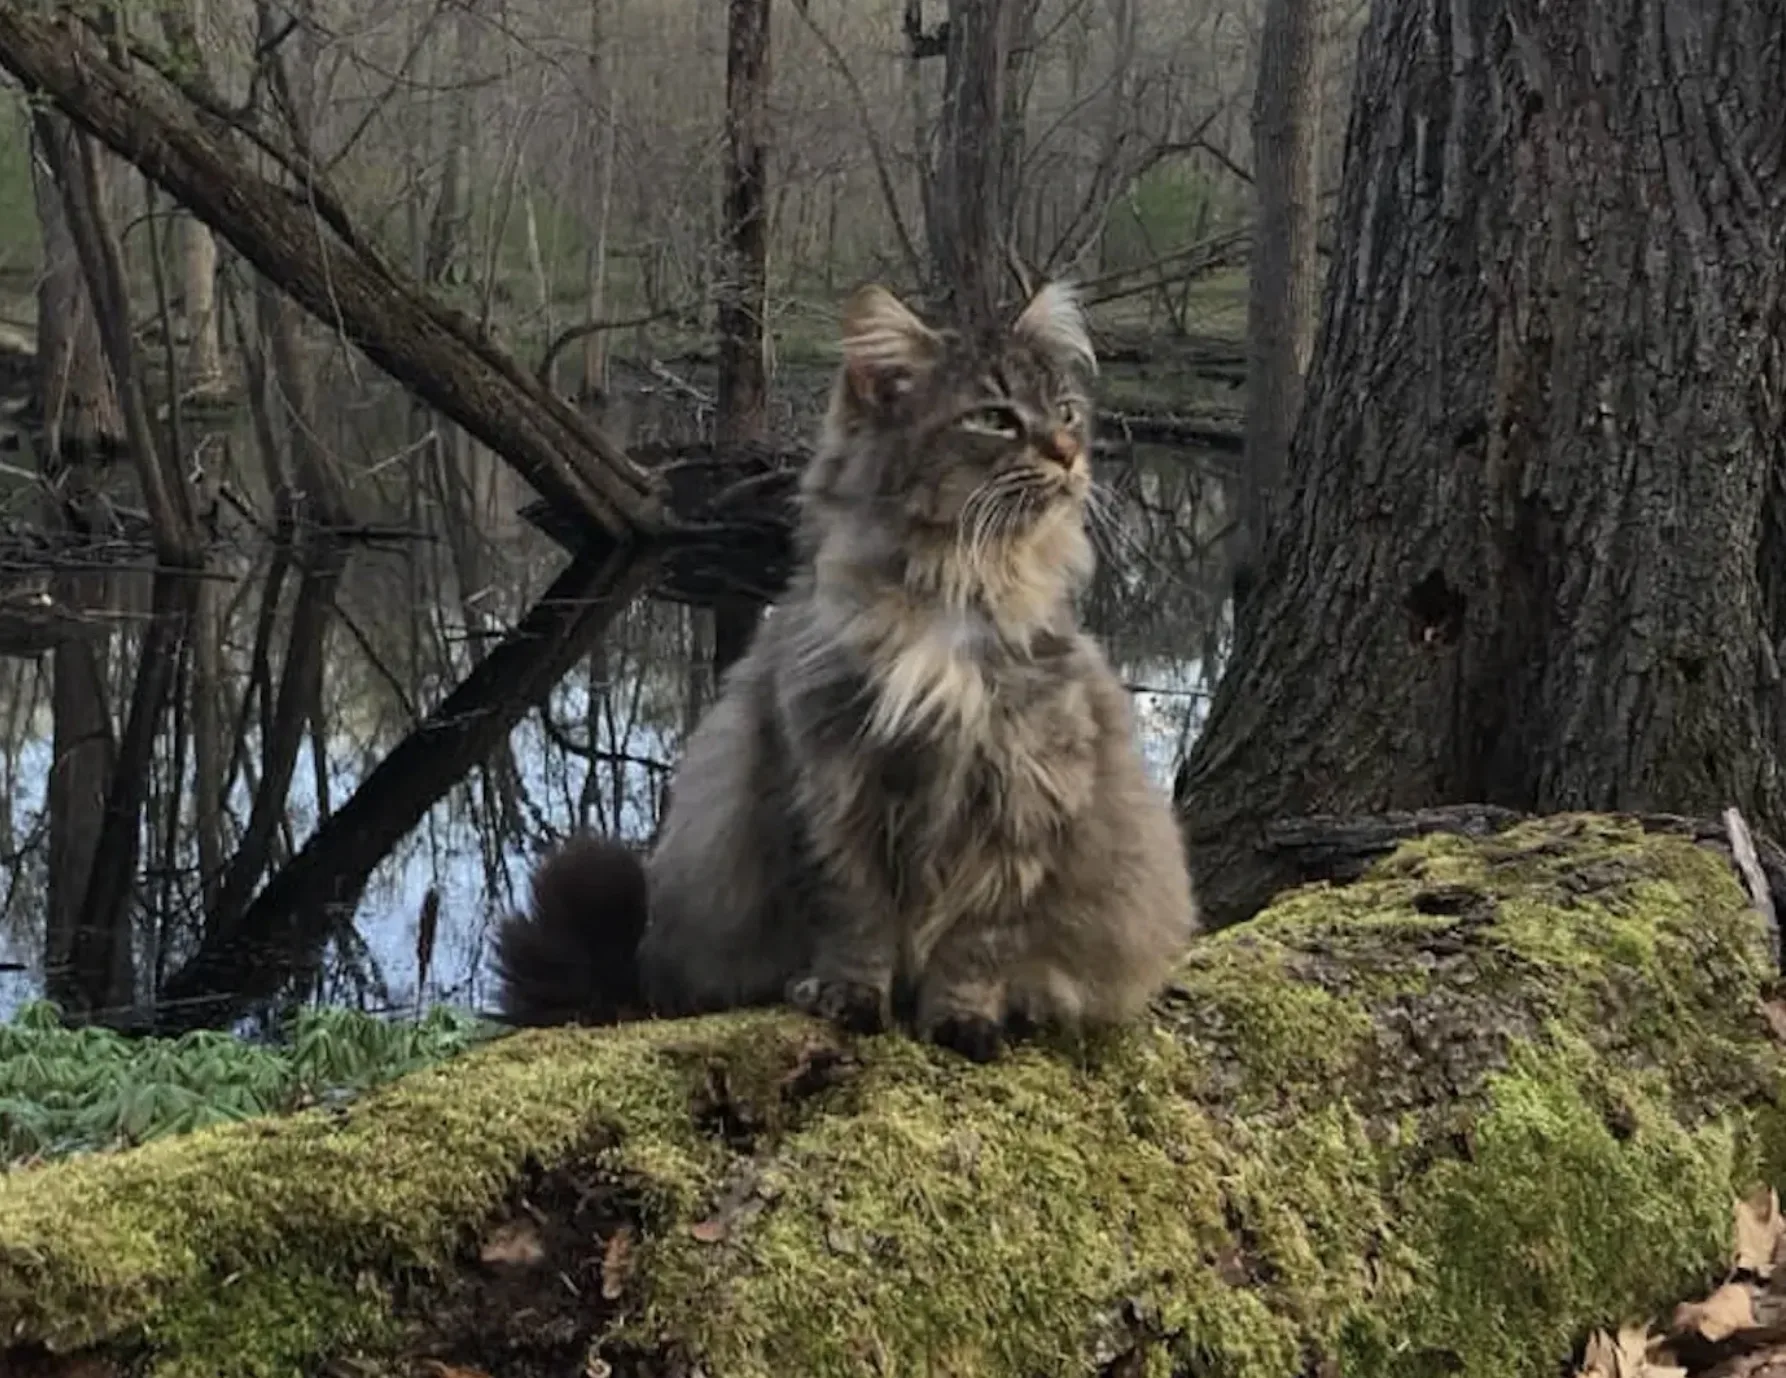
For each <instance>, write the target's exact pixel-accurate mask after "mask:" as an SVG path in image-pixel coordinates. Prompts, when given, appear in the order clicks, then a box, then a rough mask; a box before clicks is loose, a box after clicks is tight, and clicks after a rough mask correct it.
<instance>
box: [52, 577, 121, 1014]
mask: <svg viewBox="0 0 1786 1378" xmlns="http://www.w3.org/2000/svg"><path fill="white" fill-rule="evenodd" d="M52 590H53V593H52V596H53V597H54V598H55V599H56V601H57V603H58V604H59V605H60V606H63V607H68V608H73V609H75V610H76V611H78V612H80V613H83V614H90V615H92V616H94V617H96V618H104V617H105V616H106V615H107V613H108V612H109V611H110V609H109V608H108V607H107V604H109V603H110V602H111V601H112V598H113V592H112V575H111V573H110V571H107V570H97V571H95V570H72V571H69V572H66V573H63V574H59V575H57V576H56V577H55V579H54V581H53V583H52ZM112 641H113V637H112V635H111V634H110V633H106V634H104V635H102V636H94V637H87V636H77V637H72V638H70V639H68V640H66V641H64V642H62V644H61V645H59V646H57V647H56V649H55V652H54V654H53V656H52V659H51V662H50V675H51V680H52V688H51V699H50V705H51V708H50V711H51V720H52V723H53V727H52V733H51V742H52V746H53V752H54V760H53V763H52V764H51V766H50V771H49V780H48V783H47V787H46V793H47V796H48V800H47V802H48V805H49V813H50V828H49V878H48V879H49V887H48V888H49V895H48V900H49V904H48V913H47V914H46V916H45V922H44V963H43V967H44V972H43V976H44V994H45V995H47V996H48V997H49V998H50V999H52V1000H54V1001H56V1002H57V1003H58V1004H59V1005H61V1006H62V1008H63V1009H65V1010H69V1011H71V1012H72V1011H81V1010H88V1009H105V1008H109V1007H112V1006H115V1005H124V1006H128V1005H129V1004H130V1002H131V1000H132V998H133V996H134V994H135V991H134V989H133V986H134V982H133V980H132V975H133V971H134V967H133V966H132V964H131V961H130V957H131V953H130V950H129V948H128V946H127V945H125V946H122V947H120V948H118V949H115V950H114V951H113V953H112V956H113V957H114V959H115V960H114V962H113V964H112V966H110V967H109V968H106V969H102V970H100V971H98V972H95V971H93V970H92V965H91V958H90V957H84V959H83V964H82V965H80V966H77V965H76V962H75V955H76V939H77V935H78V934H79V932H80V924H81V904H82V901H83V900H84V898H85V896H86V893H87V884H88V880H89V878H90V877H91V876H92V874H93V862H94V859H95V857H96V856H97V855H98V851H99V837H100V832H101V829H102V827H103V825H104V822H105V800H106V790H107V787H108V785H109V783H110V781H111V779H112V769H113V762H114V758H115V757H116V755H117V742H116V740H115V738H114V736H113V731H112V715H111V708H110V704H109V695H108V693H107V690H106V682H107V681H106V666H107V663H108V661H109V660H110V655H111V648H112ZM88 950H89V952H90V949H88ZM95 977H97V981H96V982H94V978H95Z"/></svg>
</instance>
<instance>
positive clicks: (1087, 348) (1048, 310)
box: [1011, 282, 1098, 373]
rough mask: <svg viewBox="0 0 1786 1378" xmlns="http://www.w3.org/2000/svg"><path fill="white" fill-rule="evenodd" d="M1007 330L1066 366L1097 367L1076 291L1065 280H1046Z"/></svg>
mask: <svg viewBox="0 0 1786 1378" xmlns="http://www.w3.org/2000/svg"><path fill="white" fill-rule="evenodd" d="M1011 333H1012V334H1013V335H1014V336H1016V337H1017V338H1019V339H1022V340H1026V341H1028V342H1029V343H1030V344H1032V345H1034V346H1035V347H1036V348H1037V349H1039V350H1041V351H1042V352H1043V353H1044V354H1047V355H1049V356H1050V357H1052V358H1054V359H1055V360H1057V361H1058V362H1059V363H1060V364H1062V365H1063V366H1064V367H1066V368H1074V369H1084V370H1085V371H1086V372H1087V373H1096V372H1097V371H1098V354H1097V351H1096V350H1095V349H1093V348H1092V344H1091V330H1090V328H1089V327H1088V326H1087V324H1086V320H1085V310H1084V308H1083V307H1081V306H1080V305H1079V293H1078V291H1077V290H1076V289H1075V288H1074V287H1073V285H1072V284H1071V283H1069V282H1050V283H1046V284H1044V285H1043V287H1042V289H1041V290H1040V291H1039V292H1037V293H1036V294H1035V296H1033V297H1031V298H1030V299H1029V305H1028V306H1026V307H1024V308H1023V313H1022V314H1021V315H1020V316H1018V317H1017V322H1016V324H1015V325H1013V326H1012V327H1011Z"/></svg>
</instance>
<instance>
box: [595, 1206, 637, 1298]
mask: <svg viewBox="0 0 1786 1378" xmlns="http://www.w3.org/2000/svg"><path fill="white" fill-rule="evenodd" d="M632 1275H633V1227H632V1226H631V1225H622V1226H621V1227H620V1228H619V1229H618V1230H616V1231H614V1235H613V1237H612V1238H611V1239H609V1240H608V1247H607V1248H606V1249H604V1250H603V1251H602V1297H603V1299H604V1300H607V1301H618V1300H620V1298H621V1297H622V1296H623V1295H625V1293H626V1284H627V1282H628V1281H630V1280H631V1278H632Z"/></svg>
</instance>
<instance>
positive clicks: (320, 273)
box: [0, 0, 666, 540]
mask: <svg viewBox="0 0 1786 1378" xmlns="http://www.w3.org/2000/svg"><path fill="white" fill-rule="evenodd" d="M0 66H3V67H5V68H6V69H7V70H9V71H11V72H12V73H13V74H14V75H15V76H16V77H18V78H19V80H20V81H22V82H23V83H24V84H25V85H26V87H27V88H29V89H31V90H33V91H39V92H42V93H43V94H45V95H47V96H48V97H49V98H50V99H51V100H52V101H53V102H54V103H55V104H56V105H57V106H58V108H60V109H61V110H62V111H63V112H64V113H65V114H67V115H68V116H69V118H70V119H71V120H73V121H74V122H75V123H76V124H78V125H80V126H81V127H82V128H84V129H86V130H87V131H88V132H89V133H91V134H92V135H93V136H94V137H96V138H97V139H99V140H100V141H101V142H103V143H104V144H106V145H107V146H108V147H110V148H111V149H113V150H114V151H115V152H117V153H118V154H120V155H121V156H123V157H124V158H127V159H128V160H129V161H131V162H132V163H134V164H135V165H136V166H137V167H138V168H140V169H141V170H142V171H143V173H144V174H145V175H146V176H148V177H150V178H152V179H153V180H154V181H155V182H157V183H158V184H159V185H161V186H162V187H163V188H165V189H166V190H167V191H168V192H169V193H170V194H171V195H172V196H174V197H175V198H177V199H178V200H179V201H180V202H181V203H182V204H183V205H185V206H186V207H187V208H188V209H189V210H191V211H192V212H193V213H194V214H195V215H197V216H198V217H199V218H200V219H201V220H203V221H204V222H205V223H206V224H208V225H209V226H210V227H211V228H212V229H213V230H215V231H216V232H217V233H218V234H219V235H221V236H222V237H223V238H224V239H226V240H227V241H228V242H229V243H230V244H231V245H232V246H233V247H234V248H235V249H236V250H237V252H239V253H240V254H241V255H242V256H243V257H244V258H245V259H247V260H248V261H249V262H250V263H251V264H253V266H254V267H255V268H257V269H259V270H260V271H261V272H262V273H264V274H265V275H266V276H267V277H269V278H271V279H272V280H273V281H275V282H277V283H278V284H279V285H280V286H281V287H282V288H284V289H285V290H286V291H288V292H289V293H290V294H291V295H292V296H293V297H294V298H295V299H296V300H297V302H298V303H299V304H300V305H301V306H302V307H303V308H304V309H305V310H306V311H308V312H310V313H311V314H312V315H313V316H315V317H316V318H317V319H318V320H321V321H323V322H324V323H325V324H326V325H328V326H329V328H331V329H344V330H345V332H346V333H347V335H348V337H349V338H351V339H352V340H353V342H354V343H355V344H356V345H358V346H359V347H360V348H361V349H362V350H364V351H365V353H366V355H367V356H368V357H369V358H370V359H372V361H373V362H374V363H376V364H377V365H378V366H379V367H381V368H383V369H384V370H385V371H386V372H387V373H389V374H390V375H391V376H392V377H393V378H395V379H396V380H397V381H398V382H400V383H402V384H404V385H405V386H406V387H408V388H410V389H411V390H412V391H414V392H415V393H416V395H417V396H419V397H421V398H422V399H423V400H424V401H426V402H428V403H429V404H430V405H432V406H434V407H436V408H438V409H439V410H440V411H441V412H443V413H445V414H446V415H447V416H448V417H450V418H452V419H453V420H454V421H457V422H458V423H459V424H461V425H462V426H464V427H465V428H466V429H467V430H468V431H470V432H471V433H472V434H474V435H476V436H477V437H478V438H479V439H480V440H482V441H483V442H484V443H485V444H487V445H489V446H490V448H491V449H492V450H494V451H495V452H496V453H497V454H499V455H500V456H501V457H502V458H503V459H505V460H506V461H507V462H509V463H510V464H512V465H513V466H514V467H515V469H516V470H517V471H518V472H519V473H520V475H521V476H522V478H524V479H526V480H527V482H529V483H530V484H532V485H533V486H534V488H535V489H536V490H537V491H538V492H539V493H540V495H541V497H543V498H545V499H546V500H548V501H550V502H551V503H552V504H553V505H554V506H555V507H558V508H560V509H562V510H563V511H564V512H565V513H566V514H567V516H569V517H570V518H571V519H572V520H578V521H581V522H583V523H584V524H586V525H587V526H589V527H592V528H596V529H599V530H603V531H606V532H608V533H609V534H610V535H612V536H614V537H616V538H619V539H623V540H624V539H630V538H631V537H634V536H637V535H642V534H644V535H648V534H652V533H655V532H657V531H659V530H661V529H662V528H663V527H664V526H665V525H666V520H665V515H664V513H663V511H662V507H661V504H660V502H659V497H658V492H657V485H656V484H655V483H653V482H652V481H651V479H650V476H649V475H647V474H645V473H643V472H641V471H640V470H639V469H638V468H637V466H635V465H634V464H633V463H632V462H631V461H630V460H629V459H628V458H627V457H626V455H625V453H624V452H623V451H622V450H621V449H620V448H619V447H618V446H617V445H615V444H614V443H613V441H612V440H610V439H609V438H608V437H607V436H605V435H604V434H603V433H602V432H601V431H600V429H599V428H597V427H596V426H594V425H593V424H592V423H591V422H589V421H588V420H587V419H586V418H584V417H583V416H581V415H580V414H578V412H577V411H576V409H575V408H574V407H573V406H571V405H570V404H569V403H568V402H566V401H564V400H563V399H562V398H559V397H557V396H555V395H554V394H553V393H552V392H551V391H550V390H549V389H547V388H545V387H543V386H541V385H540V383H539V382H538V381H537V380H536V379H534V378H532V377H530V376H528V375H527V374H526V373H525V371H523V370H522V369H520V368H519V367H518V366H517V365H516V364H515V362H514V361H513V360H512V359H510V358H509V357H508V356H507V355H506V354H504V353H503V352H502V351H501V350H500V349H498V348H497V347H496V346H495V345H493V344H492V343H491V342H490V341H489V340H488V339H486V338H484V337H483V336H482V334H481V333H480V332H479V331H478V330H477V328H476V326H475V324H474V323H473V322H471V321H470V320H468V319H467V318H466V317H465V316H464V315H463V314H462V313H460V312H457V311H454V310H452V309H450V308H448V307H445V306H443V305H441V304H440V303H437V302H434V301H432V300H430V299H429V298H428V296H427V295H426V294H425V293H424V292H423V291H422V290H421V289H420V287H419V286H418V285H417V284H416V283H415V282H414V280H413V279H412V278H411V277H410V276H409V275H408V274H406V273H404V272H403V271H402V270H400V269H398V268H396V267H395V266H393V265H392V264H391V263H389V262H387V261H386V260H385V259H384V258H383V257H382V256H381V255H379V254H378V253H377V252H376V250H375V249H373V248H372V246H371V245H370V244H369V242H368V241H367V240H366V239H365V237H364V236H362V235H361V234H359V232H358V231H357V230H356V229H355V228H354V227H353V226H352V224H351V223H349V222H348V220H347V218H346V216H345V215H344V214H343V213H342V212H341V209H340V207H339V206H338V205H337V204H336V203H335V201H334V199H333V197H332V196H330V195H329V194H328V189H327V188H326V187H324V186H321V185H320V184H316V183H314V182H313V183H312V184H311V185H310V186H309V188H308V189H307V190H306V191H303V192H293V191H288V190H286V189H285V188H282V187H280V186H278V185H277V184H275V183H273V182H270V181H268V180H267V179H265V178H263V177H260V176H258V175H256V174H255V173H254V172H252V171H251V170H250V169H249V168H248V167H247V166H246V164H245V163H244V162H243V160H242V159H241V158H239V157H238V156H237V155H236V153H235V151H234V150H233V149H231V148H230V147H229V146H228V144H227V143H226V142H225V141H224V140H223V139H221V138H220V137H218V135H217V134H215V133H214V132H213V131H212V130H210V129H208V128H206V127H205V125H204V123H203V122H202V121H201V120H200V119H199V117H198V116H197V115H196V114H195V113H194V111H193V109H191V108H190V107H185V106H182V104H181V103H180V102H178V101H177V100H175V99H173V98H171V97H170V96H169V95H167V94H166V92H165V89H164V88H163V87H161V86H159V85H157V84H156V83H154V82H152V81H150V80H147V79H145V78H142V77H139V76H137V75H136V74H134V73H132V72H129V71H126V70H123V69H121V68H120V67H118V66H117V65H116V64H114V63H113V62H112V61H111V60H110V59H109V58H108V57H107V56H106V54H105V53H104V52H103V51H102V50H101V49H100V48H99V46H98V45H97V43H96V42H95V41H94V39H93V36H92V34H91V33H90V31H88V30H87V29H86V28H85V27H84V26H83V25H82V23H81V22H80V20H78V19H77V18H75V17H73V16H72V15H69V14H66V13H51V14H47V15H45V14H39V13H36V12H34V11H33V10H32V9H30V8H27V7H25V6H23V5H20V4H18V3H16V0H5V3H0ZM294 161H295V160H294Z"/></svg>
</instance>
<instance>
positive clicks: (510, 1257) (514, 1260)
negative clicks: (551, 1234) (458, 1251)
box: [478, 1220, 546, 1268]
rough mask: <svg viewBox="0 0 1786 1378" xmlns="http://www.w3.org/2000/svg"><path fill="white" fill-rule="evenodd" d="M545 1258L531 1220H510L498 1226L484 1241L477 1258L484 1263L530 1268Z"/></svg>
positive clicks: (538, 1231)
mask: <svg viewBox="0 0 1786 1378" xmlns="http://www.w3.org/2000/svg"><path fill="white" fill-rule="evenodd" d="M545 1256H546V1246H545V1244H544V1242H543V1241H542V1240H541V1239H540V1230H539V1226H538V1225H536V1224H534V1223H533V1221H531V1220H510V1221H508V1222H507V1223H506V1224H502V1225H498V1226H497V1227H496V1228H495V1229H494V1230H492V1231H491V1232H490V1237H489V1238H488V1239H486V1240H485V1241H484V1247H483V1248H482V1249H480V1250H479V1251H478V1257H479V1258H481V1259H482V1260H483V1261H484V1262H485V1263H506V1264H510V1265H514V1266H519V1267H523V1268H530V1267H532V1266H533V1265H534V1264H536V1263H538V1262H539V1261H540V1260H541V1259H543V1258H545Z"/></svg>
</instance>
